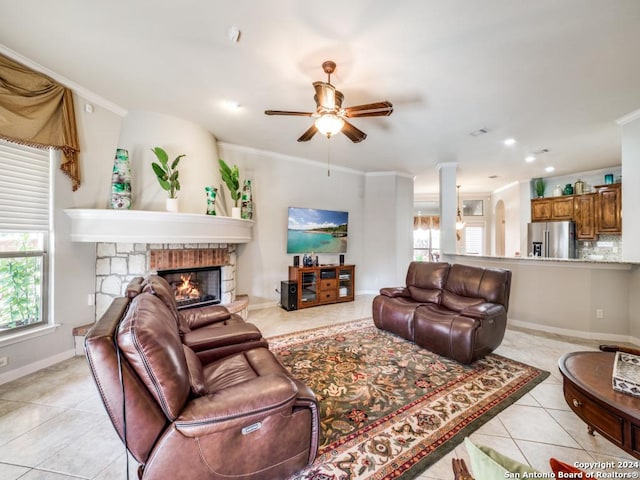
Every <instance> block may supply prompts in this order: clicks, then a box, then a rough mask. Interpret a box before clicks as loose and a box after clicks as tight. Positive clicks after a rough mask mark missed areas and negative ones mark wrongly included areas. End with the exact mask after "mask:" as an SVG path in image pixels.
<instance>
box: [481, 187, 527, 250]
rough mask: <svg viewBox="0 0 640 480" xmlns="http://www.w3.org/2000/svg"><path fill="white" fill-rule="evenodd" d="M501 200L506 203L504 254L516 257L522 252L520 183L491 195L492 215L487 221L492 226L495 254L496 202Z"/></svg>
mask: <svg viewBox="0 0 640 480" xmlns="http://www.w3.org/2000/svg"><path fill="white" fill-rule="evenodd" d="M500 200H502V202H503V203H504V222H505V234H504V254H505V256H506V257H514V256H516V254H522V252H521V250H520V248H521V247H520V224H521V218H520V217H521V214H520V210H521V206H520V188H519V184H518V183H515V184H512V185H510V186H509V187H507V188H505V189H504V190H501V191H499V192H496V193H494V194H493V195H492V196H491V199H490V210H491V212H492V215H491V221H489V222H487V226H488V227H489V228H491V239H492V240H491V255H495V238H496V228H495V222H494V221H493V218H494V216H495V210H496V204H497V203H498V202H499V201H500ZM527 207H528V205H527ZM525 255H526V253H525Z"/></svg>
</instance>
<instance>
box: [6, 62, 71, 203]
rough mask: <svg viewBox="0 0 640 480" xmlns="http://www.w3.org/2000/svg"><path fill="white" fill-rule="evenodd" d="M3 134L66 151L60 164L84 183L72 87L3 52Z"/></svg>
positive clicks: (27, 142) (12, 139)
mask: <svg viewBox="0 0 640 480" xmlns="http://www.w3.org/2000/svg"><path fill="white" fill-rule="evenodd" d="M0 138H3V139H5V140H8V141H10V142H15V143H19V144H22V145H29V146H32V147H36V148H48V147H52V148H55V149H57V150H61V151H62V157H63V158H62V161H61V163H60V168H61V169H62V171H63V172H65V173H66V174H67V175H68V176H69V177H71V181H72V184H73V187H72V188H73V190H74V191H75V190H77V189H78V187H79V186H80V165H79V163H78V152H79V151H80V148H79V144H78V133H77V130H76V118H75V113H74V109H73V95H72V93H71V90H69V89H68V88H66V87H64V86H62V85H60V84H59V83H57V82H55V81H54V80H52V79H51V78H49V77H47V76H46V75H43V74H41V73H38V72H36V71H34V70H31V69H30V68H28V67H25V66H24V65H21V64H20V63H18V62H15V61H14V60H11V59H10V58H8V57H5V56H4V55H2V54H0Z"/></svg>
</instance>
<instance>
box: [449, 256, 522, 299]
mask: <svg viewBox="0 0 640 480" xmlns="http://www.w3.org/2000/svg"><path fill="white" fill-rule="evenodd" d="M444 288H445V290H448V291H449V292H451V293H454V294H456V295H459V296H462V297H471V298H482V299H483V300H484V301H486V302H491V303H498V304H500V305H503V306H504V307H505V309H507V308H508V305H509V292H510V289H511V272H510V271H509V270H502V269H499V268H482V267H474V266H471V265H460V264H454V265H451V269H450V270H449V275H448V276H447V281H446V284H445V287H444ZM443 302H444V297H443Z"/></svg>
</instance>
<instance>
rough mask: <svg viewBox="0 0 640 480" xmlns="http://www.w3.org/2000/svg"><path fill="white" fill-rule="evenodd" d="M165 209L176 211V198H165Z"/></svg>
mask: <svg viewBox="0 0 640 480" xmlns="http://www.w3.org/2000/svg"><path fill="white" fill-rule="evenodd" d="M165 209H166V210H167V212H177V211H178V199H177V198H167V203H166V205H165Z"/></svg>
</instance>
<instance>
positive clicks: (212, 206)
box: [204, 187, 218, 215]
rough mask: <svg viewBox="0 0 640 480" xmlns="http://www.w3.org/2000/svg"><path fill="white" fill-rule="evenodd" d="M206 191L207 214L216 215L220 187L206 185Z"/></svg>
mask: <svg viewBox="0 0 640 480" xmlns="http://www.w3.org/2000/svg"><path fill="white" fill-rule="evenodd" d="M204 191H205V192H206V194H207V215H215V214H216V195H217V194H218V189H217V188H215V187H204Z"/></svg>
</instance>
